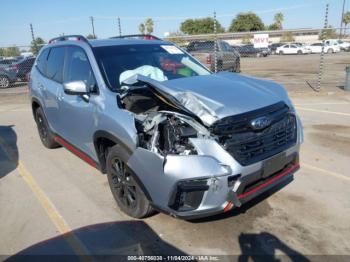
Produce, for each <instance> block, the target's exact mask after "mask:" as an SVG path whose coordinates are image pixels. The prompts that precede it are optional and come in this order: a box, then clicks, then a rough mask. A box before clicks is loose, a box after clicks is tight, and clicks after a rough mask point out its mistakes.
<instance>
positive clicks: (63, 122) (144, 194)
mask: <svg viewBox="0 0 350 262" xmlns="http://www.w3.org/2000/svg"><path fill="white" fill-rule="evenodd" d="M29 86H30V96H31V102H32V103H31V104H32V109H33V115H34V119H35V121H36V123H37V126H38V131H39V135H40V138H41V141H42V143H43V144H44V146H46V147H47V148H55V147H58V146H64V147H66V148H67V149H69V150H70V151H71V152H73V153H74V154H76V155H77V156H78V157H80V158H81V159H82V160H84V161H86V162H87V163H88V164H90V165H91V166H93V167H95V168H97V169H99V170H100V171H101V172H102V173H107V177H108V182H109V185H110V188H111V191H112V193H113V196H114V198H115V200H116V202H117V204H118V206H119V207H120V209H121V210H122V211H124V212H125V213H126V214H128V215H129V216H132V217H136V218H142V217H146V216H148V215H150V214H151V213H152V210H159V211H162V212H166V213H168V214H171V215H173V216H176V217H181V218H185V219H191V218H196V217H203V216H208V215H213V214H217V213H221V212H227V211H229V210H230V209H232V208H233V207H240V206H241V205H242V204H243V203H245V202H247V201H249V200H251V199H253V198H255V197H256V196H258V195H260V194H261V193H263V192H265V191H267V190H269V189H271V188H272V187H275V186H277V185H279V187H281V185H285V184H286V182H289V181H291V179H292V178H293V173H294V172H295V171H296V170H297V169H298V168H299V146H300V144H301V143H302V140H303V132H302V126H301V122H300V120H299V118H298V116H297V115H296V112H295V110H294V107H293V105H292V103H291V101H290V100H289V98H288V95H287V93H286V91H285V89H284V88H283V87H282V86H280V85H278V84H276V83H274V82H271V81H266V80H261V79H256V78H251V77H246V76H243V75H240V74H235V73H229V72H222V73H217V74H213V73H212V72H210V71H208V69H206V68H205V67H204V66H203V65H201V64H200V63H199V62H198V61H197V60H195V59H194V58H193V57H191V55H189V54H188V53H186V52H185V51H184V50H182V49H180V48H178V47H177V46H175V45H174V44H172V43H170V42H166V41H162V40H159V39H156V38H155V37H153V36H141V37H139V38H129V37H121V38H115V39H107V40H92V41H88V40H87V39H85V38H84V37H82V36H64V37H59V38H55V39H52V40H51V41H50V43H49V44H48V45H47V46H45V47H43V48H42V50H41V52H40V54H39V55H38V58H37V60H36V62H35V66H34V67H33V69H32V71H31V78H30V84H29ZM282 182H283V183H282Z"/></svg>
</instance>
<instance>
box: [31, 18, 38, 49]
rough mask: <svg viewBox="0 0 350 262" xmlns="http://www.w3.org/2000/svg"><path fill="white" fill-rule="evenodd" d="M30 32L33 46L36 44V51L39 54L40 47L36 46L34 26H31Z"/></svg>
mask: <svg viewBox="0 0 350 262" xmlns="http://www.w3.org/2000/svg"><path fill="white" fill-rule="evenodd" d="M30 32H31V34H32V41H33V44H34V50H35V52H36V53H37V52H38V47H37V45H36V41H35V36H34V29H33V25H32V24H30Z"/></svg>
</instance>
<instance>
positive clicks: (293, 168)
mask: <svg viewBox="0 0 350 262" xmlns="http://www.w3.org/2000/svg"><path fill="white" fill-rule="evenodd" d="M299 167H300V164H299V163H298V164H295V165H294V166H291V167H290V168H288V169H287V170H285V171H283V172H282V173H280V174H278V175H277V176H275V177H274V178H272V179H271V180H268V181H266V182H265V183H263V184H261V185H260V186H257V187H255V188H253V189H252V190H250V191H248V192H245V193H243V194H240V195H238V199H242V198H245V197H247V196H249V195H251V194H253V193H255V192H256V191H258V190H259V189H262V188H264V187H266V186H268V185H270V184H272V183H273V182H275V181H277V180H278V179H281V178H282V177H284V176H286V175H289V174H290V173H291V172H293V171H294V170H296V169H298V168H299Z"/></svg>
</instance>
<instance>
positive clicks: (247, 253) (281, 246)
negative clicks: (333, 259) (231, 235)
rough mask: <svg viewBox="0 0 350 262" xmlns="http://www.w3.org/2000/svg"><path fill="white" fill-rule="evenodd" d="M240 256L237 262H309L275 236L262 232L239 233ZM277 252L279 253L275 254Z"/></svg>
mask: <svg viewBox="0 0 350 262" xmlns="http://www.w3.org/2000/svg"><path fill="white" fill-rule="evenodd" d="M238 241H239V245H240V248H241V252H242V254H241V255H240V256H239V258H238V261H239V262H246V261H254V262H255V261H272V262H273V261H281V258H282V257H283V258H284V259H286V258H289V259H287V260H288V261H298V262H306V261H310V260H309V259H308V258H306V257H305V256H303V255H302V254H301V253H299V252H297V251H296V250H294V249H292V248H290V247H289V246H287V245H286V244H285V243H284V242H282V241H281V240H280V239H279V238H277V237H276V236H274V235H272V234H270V233H267V232H262V233H259V234H245V233H241V234H240V235H239V237H238ZM276 251H278V252H279V253H277V252H276Z"/></svg>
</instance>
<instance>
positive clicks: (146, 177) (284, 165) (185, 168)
mask: <svg viewBox="0 0 350 262" xmlns="http://www.w3.org/2000/svg"><path fill="white" fill-rule="evenodd" d="M191 142H192V143H193V144H194V145H195V147H196V149H197V151H198V153H199V154H198V155H184V156H181V155H168V156H166V157H162V156H160V155H159V154H155V153H153V152H151V151H148V150H146V149H143V148H138V149H137V150H136V151H135V152H134V154H133V155H132V156H131V157H130V159H129V161H128V165H129V166H130V167H131V169H132V170H133V171H134V172H135V173H136V175H137V176H138V178H139V179H140V181H142V183H143V187H144V190H145V191H147V193H146V194H147V195H148V196H149V198H150V201H151V202H152V204H153V206H154V207H155V208H157V209H159V210H161V211H163V212H166V213H169V214H171V215H173V216H176V217H180V218H185V219H193V218H199V217H205V216H210V215H214V214H217V213H222V212H225V211H228V210H230V209H232V208H233V207H239V206H241V205H242V204H243V203H245V202H247V201H249V200H251V199H252V198H255V197H256V196H258V195H260V194H262V193H263V192H265V191H267V190H269V189H271V188H272V187H274V186H276V185H277V184H280V183H282V182H283V181H285V180H286V179H290V178H291V177H292V175H293V173H294V172H295V171H296V170H297V169H298V167H299V154H298V152H299V144H300V143H299V142H300V134H299V135H298V143H297V144H296V145H295V146H293V147H291V148H289V149H287V150H286V151H284V152H281V153H280V154H278V155H279V157H277V156H273V157H271V158H269V159H266V160H264V161H261V162H258V163H255V164H252V165H248V166H241V165H240V164H239V163H238V162H237V161H235V160H234V159H233V158H232V156H231V155H230V154H228V153H227V152H226V151H225V150H224V149H223V148H222V147H221V146H220V145H219V144H217V143H216V142H215V141H213V140H206V139H192V141H191ZM276 158H277V160H275V159H276ZM278 159H279V160H278ZM281 159H282V162H281ZM271 163H272V167H271V166H270V167H266V165H267V164H270V165H271ZM274 165H275V166H274ZM267 168H268V170H270V171H269V172H272V173H270V174H268V173H266V169H267Z"/></svg>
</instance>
